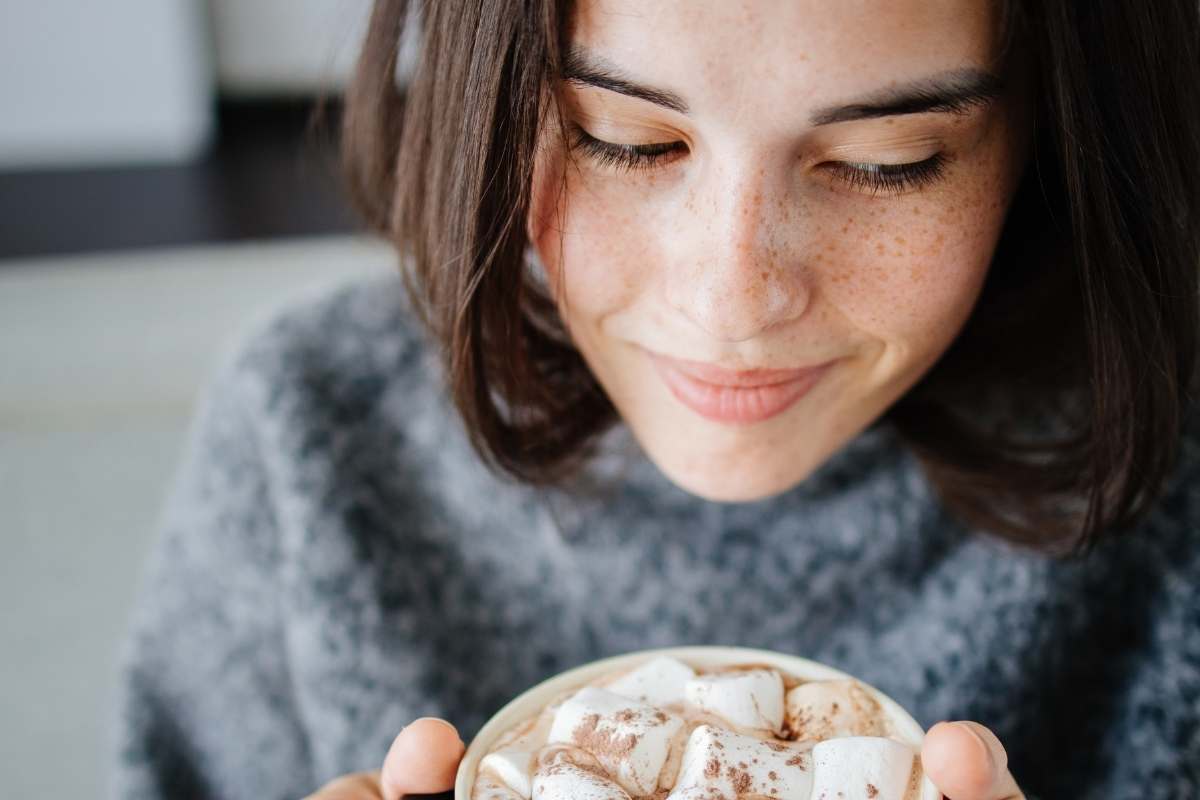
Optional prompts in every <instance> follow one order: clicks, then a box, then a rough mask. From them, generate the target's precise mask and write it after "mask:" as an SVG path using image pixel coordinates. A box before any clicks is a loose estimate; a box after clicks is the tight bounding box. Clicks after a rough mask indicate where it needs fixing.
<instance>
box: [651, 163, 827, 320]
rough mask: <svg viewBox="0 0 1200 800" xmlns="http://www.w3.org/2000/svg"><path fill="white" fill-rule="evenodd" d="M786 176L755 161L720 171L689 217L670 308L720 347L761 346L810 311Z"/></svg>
mask: <svg viewBox="0 0 1200 800" xmlns="http://www.w3.org/2000/svg"><path fill="white" fill-rule="evenodd" d="M786 175H787V172H786V170H783V169H780V170H768V169H767V168H766V167H764V166H763V163H762V161H758V162H757V164H753V163H751V162H750V160H747V161H746V162H744V166H742V167H740V168H736V169H735V168H726V169H724V170H721V171H720V172H719V174H718V172H717V171H716V170H714V174H713V176H712V178H711V180H707V181H705V183H706V184H707V186H706V187H705V188H704V189H703V191H702V190H701V188H700V186H699V185H698V187H697V189H696V194H695V195H694V197H695V202H693V203H691V204H690V208H687V209H686V210H684V211H683V212H682V214H683V218H684V219H685V220H687V221H686V222H685V224H684V225H683V226H682V227H681V228H680V234H679V235H680V239H679V240H678V241H681V242H684V243H685V244H684V246H683V247H682V248H679V249H678V251H677V254H678V255H679V257H680V258H679V260H676V261H675V263H674V264H673V265H672V267H671V269H670V270H669V277H668V278H667V286H666V294H667V303H668V304H669V305H670V306H671V307H672V308H674V309H675V310H676V311H678V312H679V313H681V314H682V315H684V316H685V317H687V318H688V319H689V320H690V321H691V322H692V323H693V324H694V325H695V326H696V327H697V328H699V329H701V330H702V331H703V333H704V334H705V335H707V336H708V337H710V338H711V339H713V340H716V341H720V342H740V341H745V340H748V339H753V338H755V337H757V336H761V335H762V334H763V333H765V332H767V331H770V330H772V329H774V328H777V327H779V326H781V325H785V324H786V323H788V322H790V321H792V320H795V319H796V318H798V317H799V316H800V315H802V314H803V313H804V310H805V308H806V307H807V306H808V302H809V294H810V291H809V288H810V287H809V285H808V281H809V276H808V274H807V270H805V269H803V268H802V263H801V262H802V255H801V251H802V250H803V249H804V248H803V245H802V242H799V241H798V233H799V220H798V219H797V215H796V210H797V209H796V202H795V200H794V199H790V198H789V196H788V186H787V180H786ZM701 198H708V199H707V201H705V200H702V199H701ZM801 238H802V237H801Z"/></svg>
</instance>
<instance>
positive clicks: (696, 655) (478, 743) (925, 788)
mask: <svg viewBox="0 0 1200 800" xmlns="http://www.w3.org/2000/svg"><path fill="white" fill-rule="evenodd" d="M655 656H671V657H672V658H677V659H679V660H680V661H682V662H684V663H685V664H688V665H690V666H692V667H695V668H698V669H713V668H716V667H725V666H730V665H733V664H766V665H768V666H772V667H775V668H777V669H779V670H781V671H783V672H786V673H788V674H790V675H793V676H794V677H796V678H799V679H801V680H844V679H846V678H854V676H853V675H847V674H846V673H844V672H842V671H840V670H836V669H834V668H833V667H828V666H825V665H824V664H820V663H818V662H816V661H810V660H809V659H807V658H800V657H799V656H793V655H788V654H787V653H780V652H777V651H775V650H759V649H757V648H752V647H721V646H711V645H709V646H694V647H665V648H657V649H652V650H637V651H634V652H631V653H624V654H622V655H617V656H611V657H609V658H603V659H600V660H599V661H592V662H591V663H588V664H583V665H581V666H578V667H574V668H572V669H569V670H567V671H566V672H560V673H559V674H557V675H554V676H552V677H550V678H547V679H546V680H544V681H542V682H541V683H539V684H537V685H536V686H533V687H532V688H530V689H527V690H526V691H524V692H522V693H521V694H519V695H518V696H517V697H515V698H513V699H512V700H511V701H510V702H509V703H508V704H507V705H505V706H504V707H503V708H501V709H500V710H499V711H497V712H496V713H495V715H493V716H492V718H491V719H489V720H488V721H487V722H486V723H485V724H484V726H483V727H482V728H480V729H479V733H477V734H476V735H475V738H474V739H472V740H471V744H470V745H469V746H468V747H467V752H466V754H465V755H464V756H463V759H462V761H461V762H460V763H459V765H458V772H457V774H456V777H455V781H454V800H471V789H472V787H474V785H475V774H476V772H477V770H478V768H479V762H480V760H481V759H482V758H483V757H484V756H485V755H486V754H487V753H488V751H489V750H491V749H492V747H493V746H494V745H495V743H496V740H497V739H498V738H499V737H500V736H501V734H503V733H505V732H506V731H508V730H509V729H510V728H512V727H514V726H515V725H517V724H518V723H520V722H522V721H524V720H526V719H529V718H530V717H534V716H536V715H537V714H539V713H540V712H541V711H542V709H543V708H545V707H546V706H547V705H549V704H550V702H551V701H552V700H553V699H554V698H555V697H557V696H558V695H559V694H561V693H562V692H565V691H567V690H569V689H573V688H575V687H581V686H583V685H584V684H587V683H590V682H592V681H594V680H596V679H598V678H600V677H601V676H603V675H608V674H610V673H614V672H618V671H621V670H625V669H631V668H633V667H634V666H636V665H638V664H641V663H642V662H644V661H648V660H649V659H651V658H653V657H655ZM855 680H858V679H857V678H855ZM858 682H859V683H860V684H861V685H862V686H863V688H864V689H866V690H867V692H868V693H870V695H871V696H872V697H874V698H875V699H876V700H877V701H878V702H879V705H880V706H881V707H882V708H883V710H884V711H885V712H886V713H887V714H888V716H889V717H890V719H891V721H892V722H893V723H894V725H895V733H896V737H897V738H899V739H900V740H901V741H903V742H904V743H906V744H909V745H912V746H913V747H915V748H917V749H918V750H919V749H920V747H921V741H922V739H923V738H924V736H925V731H924V730H923V729H922V728H921V726H920V725H918V724H917V721H916V720H914V719H913V718H912V717H911V716H910V715H909V714H908V712H907V711H905V710H904V709H903V708H901V707H900V705H899V704H898V703H897V702H896V701H895V700H892V699H891V698H890V697H888V696H887V695H885V694H884V693H883V692H881V691H879V690H878V689H876V688H875V687H874V686H871V685H870V684H867V683H863V682H862V681H861V680H860V681H858ZM941 797H942V795H941V793H940V792H939V791H938V790H937V788H936V787H935V786H934V785H933V783H932V782H931V781H930V780H929V778H928V777H924V778H923V781H922V784H921V792H920V795H919V800H941Z"/></svg>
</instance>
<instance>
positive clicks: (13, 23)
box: [0, 0, 213, 169]
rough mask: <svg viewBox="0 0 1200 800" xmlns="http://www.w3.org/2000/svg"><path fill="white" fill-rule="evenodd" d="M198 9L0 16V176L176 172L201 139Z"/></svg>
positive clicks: (208, 71)
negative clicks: (135, 169)
mask: <svg viewBox="0 0 1200 800" xmlns="http://www.w3.org/2000/svg"><path fill="white" fill-rule="evenodd" d="M211 76H212V68H211V57H210V47H209V37H208V30H207V24H206V22H205V9H204V6H203V4H202V2H201V0H108V2H80V1H79V0H9V2H5V3H2V4H0V115H2V119H0V168H10V169H11V168H17V167H37V166H45V165H55V166H72V165H86V164H103V163H112V162H121V163H155V162H164V161H166V162H171V161H180V160H186V159H189V158H192V157H194V156H195V155H196V154H197V153H199V152H200V151H201V150H202V149H203V148H204V146H205V144H206V143H207V142H208V140H209V138H210V137H211V134H212V126H213V116H212V109H211V104H212V77H211Z"/></svg>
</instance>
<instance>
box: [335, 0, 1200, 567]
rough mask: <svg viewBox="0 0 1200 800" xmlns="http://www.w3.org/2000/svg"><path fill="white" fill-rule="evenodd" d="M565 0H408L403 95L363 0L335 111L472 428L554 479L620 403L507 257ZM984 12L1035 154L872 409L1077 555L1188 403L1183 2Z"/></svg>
mask: <svg viewBox="0 0 1200 800" xmlns="http://www.w3.org/2000/svg"><path fill="white" fill-rule="evenodd" d="M569 7H570V4H569V2H566V1H565V0H542V1H541V2H537V1H536V0H523V1H521V2H518V0H474V1H473V2H465V1H464V0H438V2H434V3H424V4H421V8H420V14H419V15H416V16H417V18H419V19H420V22H421V27H420V41H421V44H422V47H421V50H420V55H419V57H418V59H417V62H416V67H415V72H414V74H413V76H412V78H411V81H410V82H409V84H408V87H407V91H406V92H404V91H402V89H401V88H400V87H399V86H398V85H397V81H396V69H397V57H398V55H399V42H400V41H401V37H402V35H403V33H404V31H405V25H406V22H407V21H408V18H409V15H410V14H411V13H412V9H410V8H409V3H407V2H399V1H397V0H377V2H376V5H375V8H374V12H373V14H372V17H371V22H370V27H369V31H368V34H367V38H366V42H365V45H364V47H363V50H362V54H361V57H360V60H359V63H358V68H357V73H356V76H355V78H354V81H353V83H352V85H351V87H350V90H349V92H348V95H347V98H346V109H345V116H344V120H343V148H344V157H345V164H346V168H347V176H348V179H349V181H350V185H351V190H352V193H353V195H354V198H355V200H356V202H357V204H358V206H359V207H360V209H361V211H362V213H363V215H364V216H365V219H366V221H367V223H368V224H369V226H370V227H371V228H372V229H373V230H375V231H377V232H380V233H382V234H383V235H385V236H387V237H388V238H389V239H390V240H391V241H393V242H394V243H395V245H396V246H397V248H398V249H399V251H400V252H401V253H402V254H403V255H404V257H405V261H406V262H407V264H408V266H409V268H408V269H406V270H405V278H406V283H407V286H408V290H409V292H410V294H411V295H412V298H413V301H414V306H415V307H416V308H417V310H418V312H419V313H420V314H421V316H422V318H423V320H424V322H425V323H426V325H427V326H428V327H429V329H430V330H431V331H432V332H433V334H434V337H435V339H436V341H438V342H439V343H440V344H441V347H442V348H443V356H444V359H445V363H446V367H447V376H448V380H449V386H450V389H451V391H452V394H453V398H454V402H455V404H456V406H457V408H458V411H459V413H460V414H461V415H462V418H463V420H464V422H465V424H466V427H467V430H468V431H469V432H470V435H471V438H472V442H473V444H474V446H475V447H476V449H477V450H478V451H479V453H480V454H481V456H482V457H483V458H484V459H485V460H486V461H487V462H488V463H489V464H491V465H492V466H493V468H496V469H498V470H501V471H503V472H506V473H508V474H510V475H512V476H515V477H516V478H518V479H521V480H524V481H528V482H531V483H535V484H553V483H557V482H559V481H561V480H562V479H563V478H565V477H567V476H569V475H570V474H572V473H573V472H574V471H575V470H576V469H577V468H578V467H579V466H580V465H581V464H582V463H583V462H584V461H585V460H586V459H587V457H588V455H589V454H590V452H591V451H590V448H591V445H592V443H593V442H594V441H595V439H596V438H597V437H598V436H599V434H601V433H603V432H604V430H606V429H607V428H608V427H609V426H611V425H612V424H613V423H614V422H615V421H616V420H617V414H616V411H615V409H614V407H613V406H612V404H611V403H610V402H609V400H608V398H607V397H606V395H605V393H604V391H603V390H602V389H601V387H600V385H599V384H598V383H597V382H596V380H595V378H594V377H593V376H592V374H591V372H590V370H589V369H588V367H587V365H586V364H585V362H584V361H583V359H582V357H581V356H580V354H579V353H578V351H577V350H576V349H575V348H574V347H573V346H572V344H571V341H570V339H569V337H568V336H567V335H566V333H565V331H564V328H563V326H562V323H561V321H560V320H559V319H558V316H557V312H556V309H555V304H554V302H553V300H552V298H550V297H548V296H547V295H546V293H545V292H544V291H543V289H542V288H541V287H540V286H539V285H538V284H537V283H536V282H535V281H533V280H531V278H530V275H529V272H528V270H527V268H526V264H525V252H526V248H527V247H528V245H529V242H528V239H527V234H526V228H525V219H526V215H527V211H528V208H529V203H530V200H531V191H532V185H531V184H532V177H533V164H534V154H535V147H536V143H537V141H538V132H539V130H541V128H542V124H543V122H544V121H545V119H546V118H547V117H546V115H547V111H548V109H549V108H550V103H551V102H553V100H552V97H553V95H552V93H551V92H550V87H551V86H552V85H553V80H554V78H555V76H556V75H559V74H560V71H559V70H560V63H561V62H560V46H561V44H562V35H563V29H564V23H565V20H566V15H567V14H568V13H569ZM1003 8H1004V25H1005V31H1006V35H1007V37H1008V41H1010V42H1012V43H1013V45H1014V47H1013V51H1012V52H1019V53H1020V54H1021V57H1022V58H1024V59H1026V61H1025V62H1024V63H1025V64H1027V65H1028V67H1029V68H1030V70H1031V75H1032V84H1033V86H1032V92H1033V94H1032V97H1033V98H1034V103H1035V105H1036V111H1035V116H1034V139H1033V153H1032V160H1031V162H1030V166H1029V168H1028V169H1027V170H1026V172H1025V173H1024V178H1023V181H1022V183H1021V185H1020V186H1019V188H1018V190H1017V193H1016V195H1015V197H1014V200H1013V204H1012V207H1011V209H1010V211H1009V215H1008V217H1007V219H1006V223H1005V228H1004V231H1003V233H1002V235H1001V238H1000V242H999V244H998V246H997V248H996V252H995V255H994V257H993V262H992V266H991V268H990V270H989V273H988V278H987V282H986V284H985V286H984V288H983V292H982V294H981V296H980V299H979V301H978V303H977V304H976V307H975V311H974V312H973V314H972V316H971V319H970V320H969V321H968V323H967V325H966V326H965V327H964V329H963V331H962V332H961V333H960V335H959V336H958V338H957V339H956V340H955V342H954V344H953V345H952V346H951V347H950V348H949V350H948V351H947V352H946V353H945V354H944V356H943V357H942V358H941V359H940V360H939V361H938V363H937V364H936V365H935V366H934V367H933V368H932V369H931V370H930V371H929V373H927V374H926V376H925V377H924V378H923V379H922V380H921V381H920V382H919V383H918V384H917V385H916V386H914V387H913V388H912V389H911V390H910V391H909V392H908V393H907V394H905V395H904V397H902V398H901V399H900V400H898V401H897V402H896V403H895V404H894V405H893V406H892V407H891V408H890V409H889V410H888V411H887V413H886V414H885V415H884V417H883V418H882V420H881V422H886V423H890V424H892V425H893V426H894V427H895V430H896V431H897V432H898V433H899V435H900V436H901V437H902V439H903V441H904V442H905V443H906V445H907V446H908V447H910V449H911V451H912V452H913V453H914V454H915V455H916V456H917V457H918V458H919V460H920V463H921V464H922V466H923V468H924V470H925V472H926V474H927V475H928V476H929V478H930V481H931V483H932V484H933V485H934V486H935V487H936V489H937V491H938V493H939V496H940V497H941V498H942V501H943V502H944V503H945V505H946V506H947V508H948V509H950V510H951V511H952V512H953V513H955V514H957V515H958V516H959V517H961V518H962V519H964V520H965V521H967V522H969V523H972V524H975V525H977V526H979V527H981V528H983V529H986V530H989V531H991V532H993V533H994V534H996V535H999V536H1002V537H1005V538H1007V539H1009V540H1011V541H1014V542H1018V543H1022V544H1026V545H1030V546H1034V547H1038V548H1041V549H1044V550H1046V551H1059V552H1066V551H1070V550H1086V549H1088V548H1090V547H1091V546H1093V545H1094V544H1095V543H1096V542H1097V541H1098V540H1099V539H1100V538H1101V535H1102V534H1104V533H1105V532H1114V533H1115V532H1117V531H1122V530H1127V529H1128V528H1129V527H1130V526H1132V525H1133V523H1134V522H1135V521H1136V520H1137V519H1138V518H1139V517H1141V516H1142V515H1143V514H1144V513H1145V512H1146V511H1147V510H1148V508H1149V507H1150V506H1151V505H1152V504H1153V502H1154V501H1155V499H1156V498H1157V496H1158V495H1159V493H1160V492H1161V490H1162V487H1163V485H1164V482H1165V481H1166V480H1167V478H1168V477H1169V476H1170V474H1171V471H1172V469H1173V467H1174V464H1175V462H1176V460H1177V453H1178V444H1179V440H1180V437H1181V435H1182V431H1183V428H1184V425H1185V423H1186V422H1187V419H1188V414H1189V411H1190V406H1191V398H1192V389H1191V387H1192V384H1193V380H1194V376H1195V374H1196V370H1195V361H1196V336H1197V328H1198V310H1200V309H1198V308H1197V299H1198V297H1197V273H1198V268H1200V220H1198V218H1197V215H1198V213H1200V212H1198V209H1200V101H1198V100H1197V88H1198V87H1200V53H1198V49H1197V36H1198V33H1200V22H1198V19H1197V16H1198V13H1197V12H1198V9H1197V4H1196V2H1195V0H1186V2H1185V0H1156V2H1153V3H1087V2H1074V1H1073V0H1024V1H1020V0H1013V2H1009V3H1006V4H1004V6H1003ZM988 408H1004V409H1007V410H1008V412H1009V413H1008V415H1007V417H1006V416H1005V415H999V416H997V415H994V414H993V415H988V414H983V413H981V410H983V409H988ZM1013 420H1015V421H1017V422H1019V423H1020V424H1018V425H1014V424H1011V423H1012V421H1013ZM1030 421H1036V423H1037V424H1036V426H1035V427H1036V428H1037V429H1038V430H1039V431H1041V434H1040V435H1038V436H1036V437H1030V436H1029V435H1028V430H1029V429H1030V426H1029V424H1028V423H1029V422H1030ZM1022 426H1023V427H1022ZM1019 429H1020V430H1023V431H1024V433H1018V432H1017V431H1018V430H1019Z"/></svg>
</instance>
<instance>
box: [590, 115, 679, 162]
mask: <svg viewBox="0 0 1200 800" xmlns="http://www.w3.org/2000/svg"><path fill="white" fill-rule="evenodd" d="M571 129H572V130H571V133H572V137H571V148H572V149H573V150H578V151H579V152H581V153H583V155H584V156H585V157H586V158H588V159H590V160H592V161H594V162H595V163H596V164H598V165H600V166H601V167H612V168H614V169H617V170H620V171H624V172H636V171H638V170H645V169H650V168H651V167H654V166H656V165H657V164H658V163H659V162H661V161H663V160H665V158H666V157H668V156H669V155H670V154H671V153H674V152H678V151H680V150H683V151H686V150H687V145H686V144H684V143H683V142H662V143H658V144H613V143H612V142H604V141H601V140H600V139H597V138H595V137H594V136H592V135H591V134H589V133H588V132H587V131H585V130H584V129H583V128H581V127H579V126H578V125H574V124H573V125H572V126H571Z"/></svg>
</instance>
